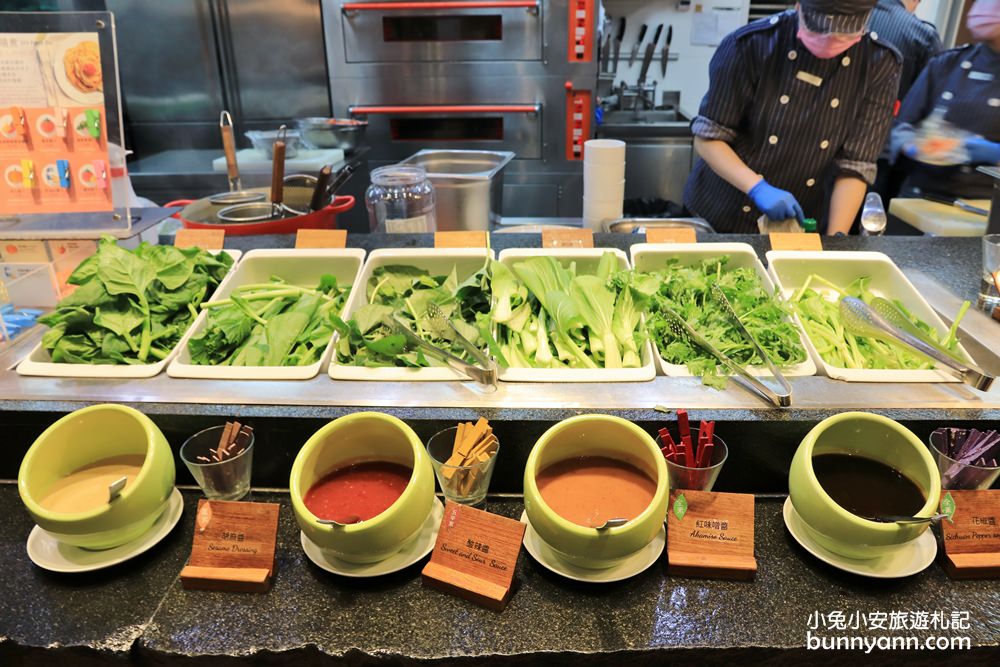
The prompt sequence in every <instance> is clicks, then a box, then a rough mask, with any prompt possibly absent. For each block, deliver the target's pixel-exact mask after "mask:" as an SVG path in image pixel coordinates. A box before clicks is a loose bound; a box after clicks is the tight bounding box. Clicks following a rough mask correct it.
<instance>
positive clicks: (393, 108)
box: [347, 104, 542, 116]
mask: <svg viewBox="0 0 1000 667" xmlns="http://www.w3.org/2000/svg"><path fill="white" fill-rule="evenodd" d="M541 110H542V105H541V104H437V105H428V106H413V105H379V106H370V105H358V106H351V107H348V108H347V113H348V114H350V115H351V116H368V115H373V116H376V115H387V114H393V115H404V114H419V113H448V114H453V113H527V114H537V113H539V112H540V111H541Z"/></svg>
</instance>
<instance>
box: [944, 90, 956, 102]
mask: <svg viewBox="0 0 1000 667" xmlns="http://www.w3.org/2000/svg"><path fill="white" fill-rule="evenodd" d="M953 97H955V95H954V94H953V93H952V92H951V91H948V90H946V91H944V92H943V93H941V99H942V100H950V99H951V98H953Z"/></svg>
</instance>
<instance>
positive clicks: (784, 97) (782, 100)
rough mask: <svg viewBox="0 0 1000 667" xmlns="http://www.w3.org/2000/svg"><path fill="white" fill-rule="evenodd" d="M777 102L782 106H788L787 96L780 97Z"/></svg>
mask: <svg viewBox="0 0 1000 667" xmlns="http://www.w3.org/2000/svg"><path fill="white" fill-rule="evenodd" d="M778 101H779V102H781V103H782V104H788V95H782V96H781V97H779V98H778Z"/></svg>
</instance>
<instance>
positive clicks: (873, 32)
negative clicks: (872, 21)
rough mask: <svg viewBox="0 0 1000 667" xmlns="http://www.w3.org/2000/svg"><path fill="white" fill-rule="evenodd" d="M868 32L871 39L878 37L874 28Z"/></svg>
mask: <svg viewBox="0 0 1000 667" xmlns="http://www.w3.org/2000/svg"><path fill="white" fill-rule="evenodd" d="M868 34H869V35H871V36H872V39H878V33H877V32H875V31H874V30H872V31H871V32H870V33H868Z"/></svg>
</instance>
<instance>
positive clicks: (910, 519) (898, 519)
mask: <svg viewBox="0 0 1000 667" xmlns="http://www.w3.org/2000/svg"><path fill="white" fill-rule="evenodd" d="M864 518H865V519H868V520H869V521H874V522H876V523H931V522H933V523H937V522H938V521H940V520H941V519H946V518H948V515H947V514H933V515H931V516H903V515H898V514H886V515H884V516H866V517H864Z"/></svg>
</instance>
